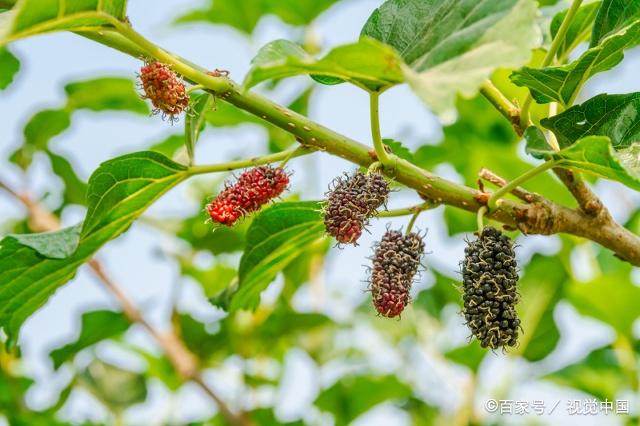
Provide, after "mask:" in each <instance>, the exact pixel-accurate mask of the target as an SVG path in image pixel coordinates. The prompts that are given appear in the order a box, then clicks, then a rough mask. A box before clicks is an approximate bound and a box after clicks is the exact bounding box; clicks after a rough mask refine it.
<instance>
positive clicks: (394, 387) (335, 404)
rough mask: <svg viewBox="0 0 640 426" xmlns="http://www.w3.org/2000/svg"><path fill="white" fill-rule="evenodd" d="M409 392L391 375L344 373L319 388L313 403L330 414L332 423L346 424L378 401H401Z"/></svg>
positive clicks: (407, 388)
mask: <svg viewBox="0 0 640 426" xmlns="http://www.w3.org/2000/svg"><path fill="white" fill-rule="evenodd" d="M412 393H413V392H412V390H411V388H410V387H409V386H408V385H406V384H404V383H402V382H400V381H399V380H398V378H396V377H395V376H381V377H374V376H348V377H343V378H342V379H340V381H338V382H337V383H336V384H334V385H333V386H331V387H330V388H328V389H325V390H323V391H322V392H321V393H320V395H318V398H317V399H316V401H315V405H316V406H317V407H318V408H319V409H320V410H322V411H327V412H329V413H331V414H332V415H333V416H334V418H335V423H336V424H339V425H346V424H350V423H351V422H352V421H353V420H355V419H356V418H357V417H358V416H360V415H361V414H363V413H365V412H367V411H369V410H370V409H371V408H373V407H375V406H376V405H378V404H380V403H381V402H385V401H390V400H404V399H407V398H409V397H410V396H411V395H412Z"/></svg>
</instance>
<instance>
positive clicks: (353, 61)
mask: <svg viewBox="0 0 640 426" xmlns="http://www.w3.org/2000/svg"><path fill="white" fill-rule="evenodd" d="M400 62H401V61H400V60H399V58H398V56H397V54H396V53H395V52H394V50H393V49H391V48H389V47H388V46H385V45H384V44H382V43H379V42H377V41H375V40H372V39H367V38H364V39H362V40H360V41H359V42H358V43H353V44H348V45H344V46H340V47H336V48H334V49H333V50H331V51H330V52H329V53H328V54H327V55H326V56H324V57H323V58H322V59H315V58H314V57H313V56H311V55H309V54H308V53H307V52H306V51H305V50H304V49H302V47H300V46H299V45H297V44H295V43H292V42H290V41H287V40H276V41H272V42H271V43H269V44H267V45H266V46H264V47H263V48H262V49H260V52H258V55H257V56H256V57H255V58H254V59H253V61H252V67H251V70H249V73H248V74H247V76H246V77H245V80H244V86H245V87H252V86H255V85H256V84H258V83H260V82H261V81H265V80H270V79H277V78H283V77H290V76H294V75H300V74H311V75H316V76H322V77H330V78H332V79H337V80H339V81H348V82H351V83H353V84H356V85H358V86H361V87H364V88H367V89H368V90H379V89H381V88H384V87H388V86H392V85H394V84H398V83H401V82H402V81H403V80H404V79H403V77H402V73H401V70H400ZM331 83H332V84H335V81H333V80H332V81H331Z"/></svg>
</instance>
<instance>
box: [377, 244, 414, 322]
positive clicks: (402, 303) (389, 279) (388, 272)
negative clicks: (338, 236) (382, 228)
mask: <svg viewBox="0 0 640 426" xmlns="http://www.w3.org/2000/svg"><path fill="white" fill-rule="evenodd" d="M423 253H424V242H423V241H422V238H421V237H420V236H419V235H418V234H416V233H413V232H412V233H410V234H407V235H404V234H403V233H402V232H400V231H387V232H386V233H385V234H384V236H383V237H382V240H381V241H380V242H379V243H377V244H376V246H375V252H374V255H373V268H372V269H371V278H370V283H369V286H370V288H371V294H372V298H373V306H374V307H375V308H376V311H378V313H379V314H380V315H383V316H385V317H388V318H393V317H396V316H398V315H400V314H401V313H402V311H403V310H404V308H405V307H406V306H407V305H408V304H409V302H410V298H409V291H410V290H411V286H412V285H413V279H414V277H415V275H416V273H417V272H418V267H419V266H420V259H421V257H422V254H423Z"/></svg>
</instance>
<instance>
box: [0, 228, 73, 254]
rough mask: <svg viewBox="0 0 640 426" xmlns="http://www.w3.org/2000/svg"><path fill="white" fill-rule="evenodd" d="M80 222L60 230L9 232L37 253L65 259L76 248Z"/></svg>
mask: <svg viewBox="0 0 640 426" xmlns="http://www.w3.org/2000/svg"><path fill="white" fill-rule="evenodd" d="M81 230H82V224H78V225H75V226H71V227H69V228H64V229H61V230H60V231H53V232H41V233H37V234H19V235H17V234H9V235H7V237H10V238H13V239H15V240H16V241H18V242H19V243H20V244H22V245H23V246H25V247H30V248H32V249H33V250H35V251H37V252H38V254H40V255H42V256H44V257H48V258H50V259H65V258H67V257H69V256H71V255H73V253H75V251H76V250H77V249H78V244H79V243H80V231H81Z"/></svg>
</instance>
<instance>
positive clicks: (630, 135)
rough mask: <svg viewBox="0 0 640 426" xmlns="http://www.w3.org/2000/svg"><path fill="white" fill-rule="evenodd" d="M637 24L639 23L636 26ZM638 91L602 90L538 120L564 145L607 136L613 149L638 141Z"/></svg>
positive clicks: (639, 124)
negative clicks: (581, 102)
mask: <svg viewBox="0 0 640 426" xmlns="http://www.w3.org/2000/svg"><path fill="white" fill-rule="evenodd" d="M639 28H640V27H639ZM639 112H640V93H629V94H625V95H608V94H601V95H598V96H596V97H594V98H591V99H589V100H588V101H586V102H585V103H583V104H581V105H576V106H573V107H571V108H569V109H568V110H566V111H564V112H562V113H560V114H558V115H556V116H553V117H551V118H546V119H544V120H542V121H541V124H542V125H543V126H544V127H546V128H547V129H549V130H551V131H552V132H553V133H554V134H555V135H556V137H557V138H558V143H559V144H560V146H561V147H563V148H564V147H567V146H569V145H571V144H573V143H574V142H576V141H577V140H579V139H582V138H584V137H585V136H593V135H598V136H607V137H609V139H611V143H612V144H613V146H614V148H615V149H621V148H626V147H629V146H630V145H631V144H633V143H635V142H638V141H640V114H639Z"/></svg>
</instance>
